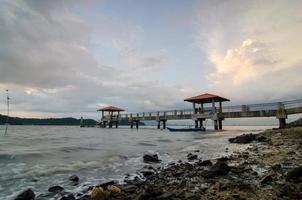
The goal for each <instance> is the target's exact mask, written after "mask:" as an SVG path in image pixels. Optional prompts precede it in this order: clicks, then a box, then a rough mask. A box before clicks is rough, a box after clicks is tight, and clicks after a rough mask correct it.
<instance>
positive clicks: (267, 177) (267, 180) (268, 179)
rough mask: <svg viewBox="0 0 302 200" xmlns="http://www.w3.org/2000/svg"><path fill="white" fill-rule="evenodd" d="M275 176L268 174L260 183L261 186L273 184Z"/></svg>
mask: <svg viewBox="0 0 302 200" xmlns="http://www.w3.org/2000/svg"><path fill="white" fill-rule="evenodd" d="M274 175H275V174H273V173H269V174H267V175H266V176H264V177H263V178H262V179H261V180H260V183H261V184H267V183H269V182H272V181H273V176H274Z"/></svg>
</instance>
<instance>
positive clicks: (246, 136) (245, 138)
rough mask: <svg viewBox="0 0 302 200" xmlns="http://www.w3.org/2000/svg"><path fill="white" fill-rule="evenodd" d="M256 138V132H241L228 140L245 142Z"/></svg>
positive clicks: (239, 142)
mask: <svg viewBox="0 0 302 200" xmlns="http://www.w3.org/2000/svg"><path fill="white" fill-rule="evenodd" d="M255 139H256V134H252V133H250V134H243V135H239V136H237V137H234V138H230V139H229V142H231V143H238V144H247V143H250V142H252V141H253V140H255Z"/></svg>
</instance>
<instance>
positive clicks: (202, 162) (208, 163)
mask: <svg viewBox="0 0 302 200" xmlns="http://www.w3.org/2000/svg"><path fill="white" fill-rule="evenodd" d="M198 165H200V166H212V165H213V163H212V162H211V161H210V160H203V161H200V162H198Z"/></svg>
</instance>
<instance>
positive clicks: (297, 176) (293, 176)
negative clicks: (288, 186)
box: [285, 166, 302, 183]
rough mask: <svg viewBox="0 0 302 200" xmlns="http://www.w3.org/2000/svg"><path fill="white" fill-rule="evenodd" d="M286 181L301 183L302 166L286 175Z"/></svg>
mask: <svg viewBox="0 0 302 200" xmlns="http://www.w3.org/2000/svg"><path fill="white" fill-rule="evenodd" d="M285 179H286V181H289V182H296V183H299V182H300V183H301V180H302V166H299V167H296V168H294V169H292V170H290V171H289V172H288V173H287V174H286V178H285Z"/></svg>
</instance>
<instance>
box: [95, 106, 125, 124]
mask: <svg viewBox="0 0 302 200" xmlns="http://www.w3.org/2000/svg"><path fill="white" fill-rule="evenodd" d="M97 111H100V112H102V126H103V127H104V128H105V127H106V124H107V122H108V123H109V128H112V123H114V122H115V126H116V128H117V127H118V117H119V115H120V112H122V111H125V110H124V109H122V108H118V107H114V106H107V107H104V108H101V109H98V110H97ZM105 112H107V114H108V115H107V116H109V118H107V117H105V114H106V113H105ZM114 113H117V116H116V118H114V116H115V115H114Z"/></svg>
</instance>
